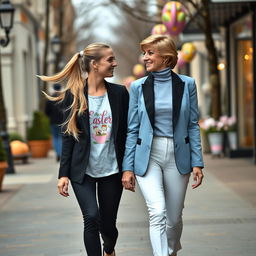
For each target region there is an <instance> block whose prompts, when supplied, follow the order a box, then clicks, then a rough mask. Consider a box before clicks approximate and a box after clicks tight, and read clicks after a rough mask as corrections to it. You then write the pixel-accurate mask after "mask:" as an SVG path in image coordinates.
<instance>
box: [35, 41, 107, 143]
mask: <svg viewBox="0 0 256 256" xmlns="http://www.w3.org/2000/svg"><path fill="white" fill-rule="evenodd" d="M104 48H110V46H108V45H106V44H104V43H93V44H90V45H88V46H87V47H86V48H85V49H84V50H83V51H81V52H80V53H76V54H75V55H74V56H73V57H72V58H71V59H70V61H69V62H68V63H67V64H66V66H65V67H64V68H63V70H62V71H60V72H59V73H57V74H55V75H53V76H38V77H39V78H40V79H42V80H43V81H46V82H63V81H66V86H65V88H64V89H63V90H62V91H61V92H60V93H59V95H58V96H56V97H52V96H49V95H48V94H46V93H45V92H43V93H44V95H45V96H46V97H47V98H48V99H49V100H52V101H63V100H64V98H65V95H66V92H67V91H70V92H71V94H72V95H73V102H72V104H71V105H70V106H69V107H68V108H67V109H66V110H65V111H68V110H70V114H69V116H68V117H67V119H66V120H65V121H64V123H63V124H62V125H63V126H64V127H66V130H65V131H64V133H67V134H69V135H72V136H74V138H75V139H76V140H78V139H79V138H78V137H79V136H78V135H79V130H78V128H77V124H76V121H77V116H78V115H81V114H82V113H83V112H84V111H85V110H86V109H87V108H88V106H87V100H86V97H85V94H84V86H85V77H86V76H85V74H86V73H90V64H91V61H92V60H96V61H98V60H100V58H101V57H102V55H101V50H102V49H104Z"/></svg>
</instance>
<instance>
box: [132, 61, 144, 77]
mask: <svg viewBox="0 0 256 256" xmlns="http://www.w3.org/2000/svg"><path fill="white" fill-rule="evenodd" d="M133 74H134V75H135V77H136V78H140V77H143V76H144V75H145V68H144V66H143V65H142V64H136V65H134V67H133Z"/></svg>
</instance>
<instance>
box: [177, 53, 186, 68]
mask: <svg viewBox="0 0 256 256" xmlns="http://www.w3.org/2000/svg"><path fill="white" fill-rule="evenodd" d="M185 64H186V61H185V60H184V57H183V53H182V51H178V61H177V65H178V68H182V67H183V66H184V65H185Z"/></svg>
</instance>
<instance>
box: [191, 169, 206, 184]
mask: <svg viewBox="0 0 256 256" xmlns="http://www.w3.org/2000/svg"><path fill="white" fill-rule="evenodd" d="M203 178H204V174H203V172H202V168H201V167H193V180H194V183H193V184H192V189H194V188H197V187H198V186H200V185H201V183H202V181H203Z"/></svg>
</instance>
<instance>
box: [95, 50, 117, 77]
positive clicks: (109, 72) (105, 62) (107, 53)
mask: <svg viewBox="0 0 256 256" xmlns="http://www.w3.org/2000/svg"><path fill="white" fill-rule="evenodd" d="M96 64H97V69H96V70H97V73H98V74H99V75H100V76H102V77H112V76H113V72H114V68H115V67H116V66H117V63H116V58H115V55H114V53H113V50H112V49H111V48H106V49H103V50H102V57H101V59H100V60H99V61H97V63H96Z"/></svg>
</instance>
